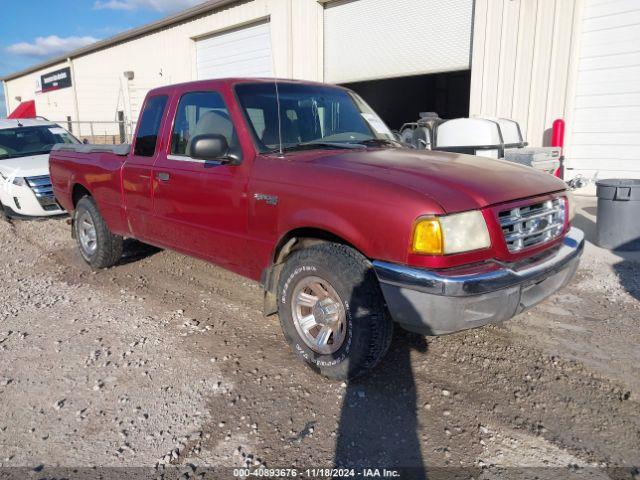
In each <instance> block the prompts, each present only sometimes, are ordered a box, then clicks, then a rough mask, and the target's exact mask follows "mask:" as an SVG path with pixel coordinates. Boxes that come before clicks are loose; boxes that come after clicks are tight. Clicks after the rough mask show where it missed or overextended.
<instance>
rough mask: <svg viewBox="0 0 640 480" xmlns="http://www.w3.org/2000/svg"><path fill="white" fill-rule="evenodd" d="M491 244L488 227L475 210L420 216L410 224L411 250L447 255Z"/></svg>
mask: <svg viewBox="0 0 640 480" xmlns="http://www.w3.org/2000/svg"><path fill="white" fill-rule="evenodd" d="M490 246H491V239H490V238H489V230H488V229H487V224H486V222H485V221H484V217H483V216H482V213H481V212H480V211H478V210H473V211H470V212H463V213H454V214H452V215H443V216H439V217H420V218H418V220H416V223H415V226H414V228H413V238H412V241H411V251H412V252H413V253H419V254H423V255H448V254H451V253H461V252H469V251H471V250H479V249H481V248H488V247H490Z"/></svg>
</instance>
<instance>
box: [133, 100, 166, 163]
mask: <svg viewBox="0 0 640 480" xmlns="http://www.w3.org/2000/svg"><path fill="white" fill-rule="evenodd" d="M166 104H167V96H166V95H158V96H156V97H151V98H150V99H149V100H147V103H146V105H145V107H144V111H143V112H142V116H141V117H140V127H138V134H137V135H136V145H135V149H134V151H133V153H134V155H140V156H142V157H152V156H153V154H154V153H155V151H156V144H157V143H158V131H159V130H160V123H161V122H162V114H163V113H164V107H165V106H166Z"/></svg>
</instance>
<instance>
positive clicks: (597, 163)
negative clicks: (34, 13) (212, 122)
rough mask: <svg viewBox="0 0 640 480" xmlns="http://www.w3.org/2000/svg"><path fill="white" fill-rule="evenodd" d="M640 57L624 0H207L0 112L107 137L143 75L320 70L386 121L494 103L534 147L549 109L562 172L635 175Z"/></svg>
mask: <svg viewBox="0 0 640 480" xmlns="http://www.w3.org/2000/svg"><path fill="white" fill-rule="evenodd" d="M639 65H640V2H639V1H638V0H475V1H474V0H211V1H208V2H206V3H203V4H201V5H198V6H196V7H194V8H191V9H189V10H186V11H184V12H181V13H179V14H176V15H173V16H171V17H168V18H165V19H162V20H160V21H157V22H154V23H152V24H149V25H145V26H142V27H140V28H136V29H133V30H130V31H127V32H124V33H122V34H120V35H117V36H115V37H112V38H109V39H107V40H104V41H100V42H98V43H95V44H93V45H89V46H88V47H85V48H82V49H80V50H77V51H74V52H71V53H69V54H68V55H67V56H65V57H63V58H55V59H52V60H48V61H46V62H44V63H41V64H39V65H35V66H33V67H31V68H28V69H26V70H23V71H21V72H16V73H14V74H11V75H8V76H6V77H5V78H4V81H5V83H4V88H5V98H6V101H7V111H8V112H11V111H12V110H14V109H15V108H17V107H18V105H19V104H20V103H21V102H26V101H30V100H35V105H36V111H37V114H38V115H42V116H45V117H47V118H49V119H52V120H55V121H58V122H60V123H63V124H65V125H69V126H71V128H72V129H73V131H74V133H76V134H78V135H80V136H83V137H92V138H93V139H96V138H99V137H101V136H102V137H104V136H106V137H113V139H116V138H118V139H119V138H120V136H126V135H127V133H128V131H129V129H130V128H132V122H134V121H135V119H136V118H137V115H138V112H139V109H140V106H141V103H142V101H143V98H144V96H145V94H146V92H147V91H148V90H149V89H150V88H153V87H156V86H160V85H165V84H168V83H176V82H184V81H189V80H194V79H203V78H215V77H227V76H274V75H275V76H278V77H283V78H300V79H308V80H317V81H325V82H332V83H339V84H344V85H347V86H349V87H350V88H353V89H354V90H356V91H358V92H359V93H360V94H361V95H362V96H363V97H365V99H366V100H367V101H368V102H369V103H370V104H371V105H372V106H373V107H374V108H375V109H376V110H377V111H378V112H379V113H380V115H381V116H382V117H383V118H384V119H385V121H386V122H387V123H388V124H389V126H390V127H391V128H398V127H399V126H400V125H401V124H402V123H404V122H405V121H411V120H414V119H415V118H416V117H417V115H418V112H420V111H436V112H438V113H439V114H440V116H441V117H443V118H453V117H458V116H467V115H485V116H505V117H510V118H514V119H516V120H517V121H518V122H520V124H521V126H522V128H523V133H524V134H525V137H526V139H527V140H528V141H529V143H530V144H531V145H534V146H538V145H544V144H546V143H548V141H549V132H550V128H551V125H552V123H553V121H554V119H556V118H563V119H565V121H566V122H567V133H566V137H565V155H566V157H567V160H566V166H567V176H568V177H572V176H574V175H576V174H582V175H585V176H587V177H594V176H597V177H599V178H605V177H620V176H626V177H635V178H640V66H639ZM118 121H120V123H117V122H118ZM65 122H66V123H65Z"/></svg>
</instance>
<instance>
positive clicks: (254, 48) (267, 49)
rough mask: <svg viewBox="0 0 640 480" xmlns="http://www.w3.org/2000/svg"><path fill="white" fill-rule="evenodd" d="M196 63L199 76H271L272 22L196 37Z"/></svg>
mask: <svg viewBox="0 0 640 480" xmlns="http://www.w3.org/2000/svg"><path fill="white" fill-rule="evenodd" d="M196 65H197V74H198V78H199V79H206V78H223V77H270V76H272V75H273V66H272V65H273V62H272V61H271V35H270V29H269V22H264V23H260V24H256V25H251V26H249V27H244V28H239V29H237V30H233V31H230V32H224V33H221V34H219V35H215V36H213V37H209V38H205V39H203V40H198V41H196Z"/></svg>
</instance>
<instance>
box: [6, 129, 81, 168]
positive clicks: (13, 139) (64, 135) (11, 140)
mask: <svg viewBox="0 0 640 480" xmlns="http://www.w3.org/2000/svg"><path fill="white" fill-rule="evenodd" d="M56 143H78V140H76V139H75V137H74V136H73V135H71V134H70V133H69V132H67V131H66V130H65V129H64V128H62V127H58V126H57V125H41V126H40V125H39V126H37V127H17V128H7V129H3V130H0V160H5V159H7V158H16V157H26V156H29V155H39V154H43V153H49V152H50V151H51V148H52V147H53V146H54V145H55V144H56Z"/></svg>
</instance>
